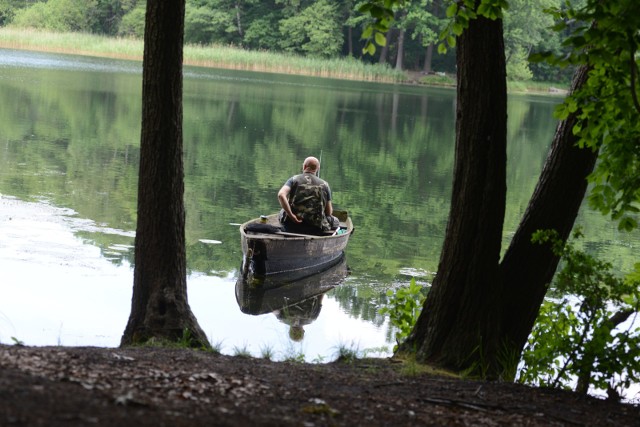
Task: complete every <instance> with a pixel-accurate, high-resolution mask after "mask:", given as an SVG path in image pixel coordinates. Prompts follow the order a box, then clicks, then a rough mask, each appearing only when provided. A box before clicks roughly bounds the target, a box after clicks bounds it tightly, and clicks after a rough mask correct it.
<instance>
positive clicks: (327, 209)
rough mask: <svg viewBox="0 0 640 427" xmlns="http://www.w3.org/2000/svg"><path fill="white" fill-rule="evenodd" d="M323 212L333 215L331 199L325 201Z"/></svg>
mask: <svg viewBox="0 0 640 427" xmlns="http://www.w3.org/2000/svg"><path fill="white" fill-rule="evenodd" d="M324 214H325V215H333V205H332V204H331V200H329V201H327V204H326V205H324Z"/></svg>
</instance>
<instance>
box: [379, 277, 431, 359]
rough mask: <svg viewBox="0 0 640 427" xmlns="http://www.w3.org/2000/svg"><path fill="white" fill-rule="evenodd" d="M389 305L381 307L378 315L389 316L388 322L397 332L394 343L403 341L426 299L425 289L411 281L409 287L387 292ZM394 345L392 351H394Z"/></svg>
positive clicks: (395, 347)
mask: <svg viewBox="0 0 640 427" xmlns="http://www.w3.org/2000/svg"><path fill="white" fill-rule="evenodd" d="M387 296H388V297H389V303H388V304H387V305H386V306H384V307H381V308H380V309H379V310H378V311H379V312H380V314H383V315H387V314H388V315H389V322H391V325H392V326H394V327H395V328H396V329H397V331H396V335H395V339H396V343H398V344H399V343H401V342H402V341H404V340H405V339H406V338H407V337H408V336H409V333H410V332H411V329H412V328H413V325H414V324H415V323H416V320H417V319H418V316H419V315H420V312H421V311H422V305H423V304H424V300H425V298H426V289H425V288H424V287H422V286H420V285H418V284H416V279H415V278H414V279H411V282H410V283H409V286H402V287H399V288H397V289H395V290H391V289H390V290H388V291H387ZM397 348H398V345H397V344H396V345H395V346H394V348H393V351H396V349H397Z"/></svg>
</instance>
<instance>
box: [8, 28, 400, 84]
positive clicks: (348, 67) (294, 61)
mask: <svg viewBox="0 0 640 427" xmlns="http://www.w3.org/2000/svg"><path fill="white" fill-rule="evenodd" d="M0 47H1V48H8V49H21V50H36V51H41V52H55V53H66V54H75V55H87V56H100V57H109V58H118V59H130V60H139V61H142V53H143V47H144V45H143V41H142V40H141V39H134V38H121V37H106V36H100V35H95V34H84V33H56V32H50V31H40V30H33V29H24V28H20V29H18V28H6V27H5V28H0ZM184 64H185V65H195V66H202V67H212V68H226V69H236V70H247V71H260V72H273V73H283V74H298V75H306V76H314V77H327V78H336V79H345V80H362V81H376V82H388V83H396V82H404V81H406V80H407V75H406V74H405V73H403V72H400V71H395V70H393V69H392V68H390V67H388V66H383V65H379V64H365V63H362V62H360V61H357V60H355V59H349V58H335V59H321V58H308V57H303V56H299V55H292V54H284V53H274V52H266V51H248V50H244V49H240V48H236V47H233V46H219V45H207V46H200V45H185V46H184Z"/></svg>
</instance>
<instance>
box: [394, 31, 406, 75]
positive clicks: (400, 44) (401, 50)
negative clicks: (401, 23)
mask: <svg viewBox="0 0 640 427" xmlns="http://www.w3.org/2000/svg"><path fill="white" fill-rule="evenodd" d="M404 35H405V31H404V29H403V28H400V33H399V34H398V55H397V56H396V71H402V67H403V62H404Z"/></svg>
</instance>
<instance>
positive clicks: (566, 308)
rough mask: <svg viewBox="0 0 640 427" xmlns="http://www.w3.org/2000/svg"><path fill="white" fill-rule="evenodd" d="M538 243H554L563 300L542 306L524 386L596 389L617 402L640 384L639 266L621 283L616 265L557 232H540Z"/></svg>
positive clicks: (523, 373) (527, 356)
mask: <svg viewBox="0 0 640 427" xmlns="http://www.w3.org/2000/svg"><path fill="white" fill-rule="evenodd" d="M580 236H581V234H580V232H579V231H578V232H577V233H576V237H580ZM534 241H535V242H538V243H551V245H552V247H553V250H554V252H555V253H557V254H558V255H561V256H562V259H563V262H564V267H563V269H562V270H561V271H560V273H559V274H558V275H557V278H556V281H555V287H554V294H557V295H558V296H557V297H555V298H551V299H549V300H548V301H545V303H544V304H543V305H542V308H541V310H540V314H539V316H538V319H537V321H536V325H535V326H534V329H533V331H532V333H531V336H530V338H529V342H528V344H527V345H526V347H525V349H524V352H523V355H522V360H523V362H524V367H523V368H522V369H521V371H520V376H519V381H520V382H524V383H529V384H535V385H540V386H547V387H554V388H566V389H570V388H573V389H574V390H575V391H577V392H579V393H583V394H586V393H587V392H588V391H589V388H590V387H594V388H595V389H597V390H603V391H607V393H608V394H609V396H610V397H615V398H618V397H619V395H620V390H621V389H625V388H628V387H629V385H630V384H632V383H634V382H638V381H639V380H640V328H639V327H634V326H633V324H634V323H635V320H636V316H637V315H638V310H639V308H640V288H639V286H640V264H637V265H636V271H635V272H634V273H632V274H630V275H628V276H627V277H625V278H620V277H617V276H616V275H614V274H613V273H612V272H611V269H612V266H611V264H609V263H606V262H602V261H599V260H596V259H594V258H592V257H591V256H589V255H587V254H585V253H584V252H582V251H579V250H576V249H574V248H573V246H572V245H571V244H565V245H563V244H562V242H561V241H560V240H559V238H558V235H557V233H556V232H554V231H541V232H537V233H536V234H535V235H534ZM623 325H629V326H623Z"/></svg>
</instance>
